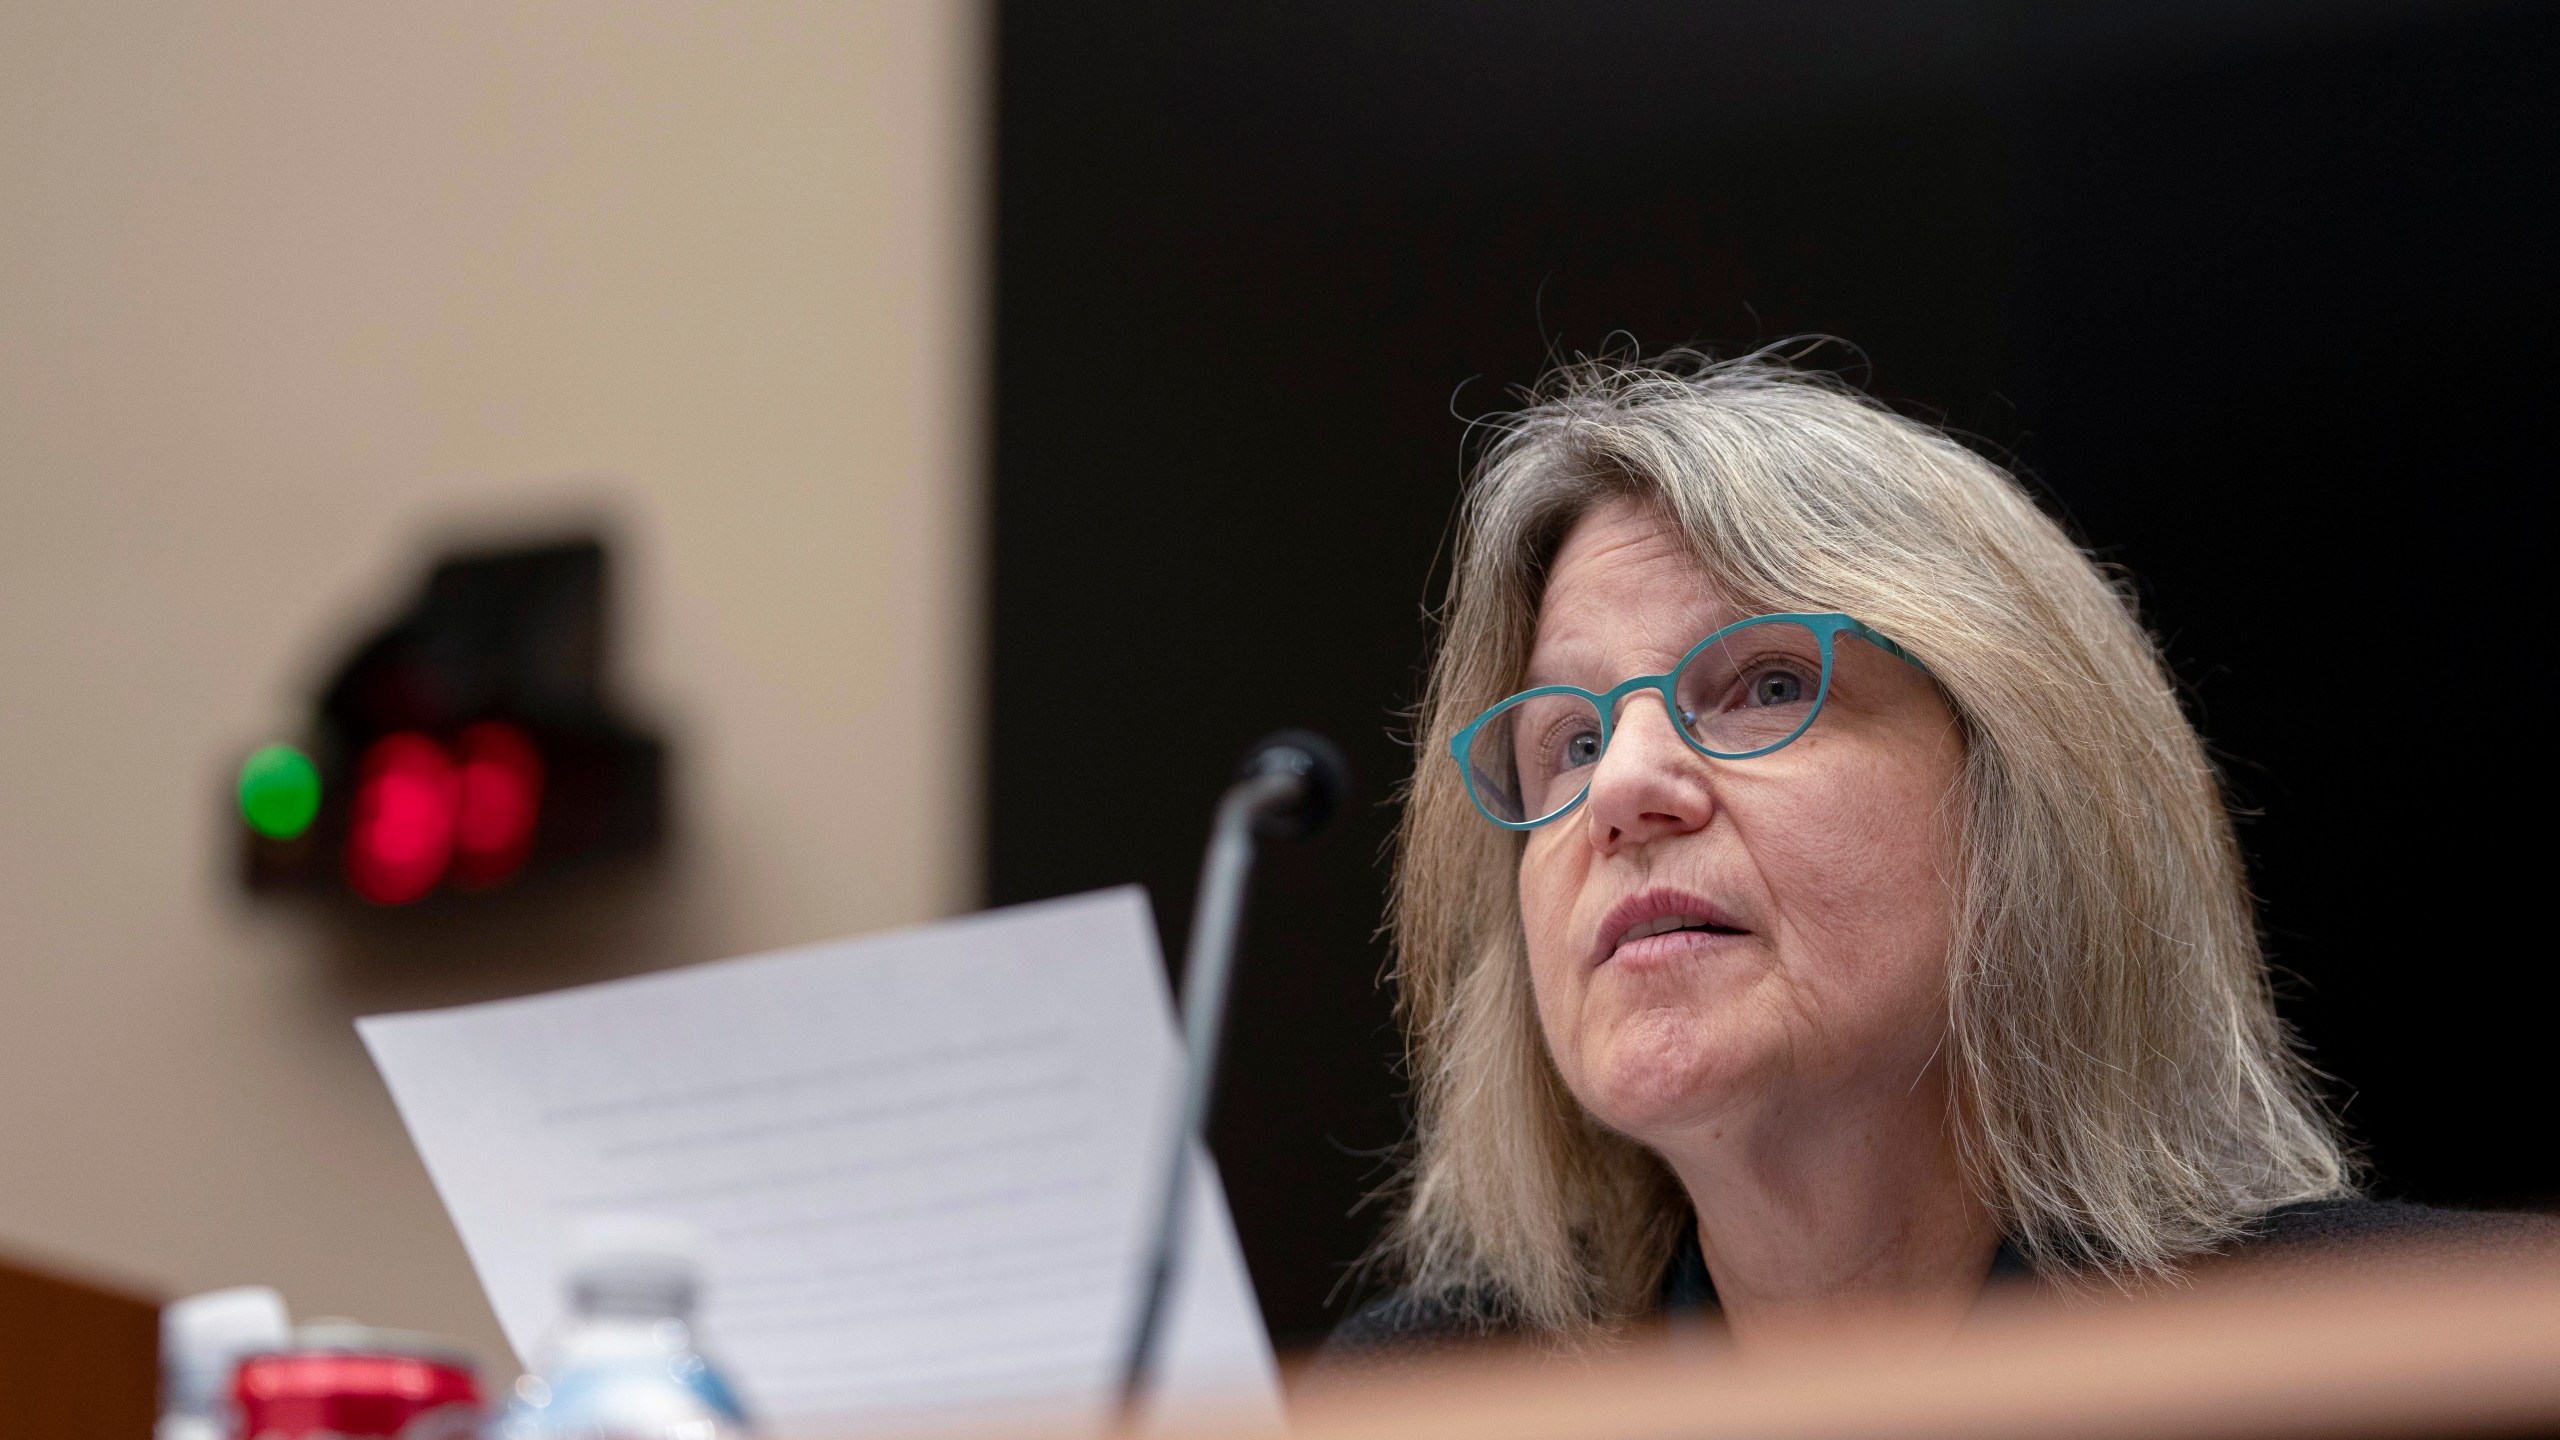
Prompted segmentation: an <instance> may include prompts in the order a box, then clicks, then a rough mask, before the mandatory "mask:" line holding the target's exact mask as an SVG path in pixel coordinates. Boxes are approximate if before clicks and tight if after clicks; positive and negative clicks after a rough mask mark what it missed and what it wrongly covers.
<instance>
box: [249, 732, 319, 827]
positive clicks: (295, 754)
mask: <svg viewBox="0 0 2560 1440" xmlns="http://www.w3.org/2000/svg"><path fill="white" fill-rule="evenodd" d="M319 813H320V767H318V766H317V765H314V764H312V763H311V757H310V756H308V755H305V754H303V753H302V752H301V751H299V750H296V749H294V748H293V747H292V746H290V745H261V746H259V747H258V753H256V754H254V755H252V756H250V757H249V763H248V764H246V765H243V766H241V767H240V818H242V819H244V820H246V821H248V822H249V828H250V829H252V830H255V831H257V832H258V833H259V834H261V835H264V836H266V837H267V838H268V839H270V840H290V839H292V838H294V837H295V836H297V835H299V834H301V833H302V832H303V831H305V830H308V829H310V828H311V821H312V818H313V817H315V816H317V815H318V814H319Z"/></svg>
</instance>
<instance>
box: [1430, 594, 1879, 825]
mask: <svg viewBox="0 0 2560 1440" xmlns="http://www.w3.org/2000/svg"><path fill="white" fill-rule="evenodd" d="M1781 622H1790V623H1793V624H1796V625H1800V626H1802V627H1803V628H1805V629H1807V630H1810V631H1812V632H1813V635H1814V638H1815V639H1816V640H1817V641H1818V642H1820V644H1821V646H1822V685H1821V688H1820V689H1819V690H1817V691H1816V692H1815V694H1814V697H1813V708H1812V709H1811V710H1808V711H1806V712H1805V717H1804V723H1803V724H1801V725H1798V726H1797V727H1796V728H1795V729H1794V730H1792V731H1789V732H1788V734H1787V737H1786V738H1785V739H1783V740H1777V741H1773V742H1771V743H1769V744H1767V745H1763V746H1761V747H1760V748H1758V749H1756V750H1740V751H1735V752H1732V753H1730V754H1728V753H1726V752H1724V751H1720V750H1710V749H1708V748H1707V747H1706V746H1705V744H1703V743H1701V742H1700V741H1699V740H1698V738H1697V737H1696V736H1694V735H1692V734H1690V733H1689V726H1688V724H1687V723H1686V722H1685V721H1682V720H1681V719H1680V696H1679V694H1678V693H1677V692H1676V691H1674V690H1673V689H1672V682H1673V681H1675V680H1677V679H1679V678H1680V675H1681V672H1683V671H1685V670H1687V669H1688V668H1689V666H1690V664H1691V662H1693V661H1695V660H1696V659H1697V658H1698V656H1699V655H1700V654H1702V653H1704V652H1705V650H1706V648H1707V647H1708V646H1710V645H1713V644H1715V643H1716V642H1717V641H1719V640H1722V639H1723V638H1725V637H1726V636H1728V635H1731V634H1733V633H1735V632H1736V631H1741V630H1748V629H1751V628H1752V627H1754V626H1758V625H1772V624H1778V623H1781ZM1844 634H1845V635H1854V636H1856V637H1857V638H1859V639H1861V640H1864V641H1866V642H1867V643H1868V644H1870V645H1873V646H1875V647H1876V648H1877V649H1879V650H1882V651H1883V652H1885V653H1886V654H1888V655H1891V656H1893V657H1894V658H1895V659H1897V660H1901V661H1903V662H1904V663H1906V664H1908V665H1910V666H1912V667H1913V668H1915V669H1917V670H1918V671H1919V672H1920V673H1921V674H1923V675H1926V674H1928V673H1929V667H1928V666H1927V665H1925V664H1923V663H1922V662H1921V660H1920V657H1918V656H1916V655H1914V654H1912V653H1911V652H1910V651H1908V650H1905V649H1903V648H1902V646H1901V645H1900V644H1899V643H1897V642H1896V641H1895V640H1893V639H1892V638H1891V637H1890V636H1888V635H1886V634H1885V633H1884V632H1883V631H1881V630H1878V629H1876V628H1875V627H1874V626H1872V625H1869V624H1867V623H1866V622H1865V621H1863V620H1859V619H1856V618H1854V617H1852V616H1848V615H1843V614H1841V613H1839V612H1838V611H1836V610H1823V611H1781V612H1779V613H1777V614H1773V615H1754V616H1752V617H1751V618H1750V619H1747V620H1736V621H1735V622H1733V623H1732V624H1730V625H1727V626H1725V627H1724V628H1723V629H1721V630H1718V631H1717V632H1715V633H1714V634H1712V635H1709V636H1708V637H1707V638H1706V639H1704V640H1701V641H1699V642H1698V643H1697V644H1695V645H1692V646H1690V647H1689V650H1688V653H1687V654H1684V655H1682V656H1681V657H1680V663H1679V664H1677V665H1674V666H1672V667H1671V668H1670V669H1669V670H1667V671H1664V672H1663V673H1662V674H1659V675H1637V676H1632V677H1630V678H1628V679H1626V680H1623V681H1621V682H1619V683H1618V684H1617V685H1615V686H1613V687H1611V688H1610V689H1609V690H1607V691H1605V692H1594V691H1590V690H1585V689H1583V688H1582V687H1581V686H1579V685H1540V686H1536V687H1534V688H1532V689H1528V690H1523V691H1521V692H1519V693H1518V694H1516V695H1507V696H1504V697H1503V698H1502V699H1501V700H1500V701H1499V702H1497V703H1496V704H1495V705H1494V706H1493V708H1491V709H1489V710H1487V711H1485V712H1484V713H1483V714H1481V715H1478V716H1477V717H1476V718H1475V719H1473V720H1470V721H1468V722H1467V726H1466V728H1465V729H1463V730H1460V731H1459V732H1458V733H1457V734H1455V735H1452V736H1450V737H1449V758H1450V759H1451V760H1453V761H1455V762H1456V763H1457V766H1458V778H1459V782H1460V783H1461V784H1463V785H1465V786H1466V787H1467V800H1468V802H1469V803H1470V804H1472V805H1474V806H1475V807H1476V813H1477V814H1479V815H1482V816H1483V817H1484V818H1486V819H1487V820H1490V821H1492V822H1493V823H1494V824H1496V825H1499V826H1501V827H1502V828H1503V829H1505V830H1517V831H1529V830H1535V829H1537V828H1538V827H1539V826H1541V825H1546V824H1549V823H1551V822H1553V821H1556V820H1561V819H1563V818H1564V817H1565V816H1566V815H1569V814H1571V813H1573V811H1574V810H1575V809H1576V808H1577V807H1579V806H1580V805H1581V804H1582V802H1583V801H1585V800H1587V799H1589V798H1590V797H1591V782H1590V781H1588V780H1585V781H1584V782H1583V784H1582V789H1581V790H1580V791H1578V792H1576V794H1575V795H1574V797H1573V798H1572V799H1570V800H1568V801H1566V802H1565V803H1564V804H1562V805H1559V806H1557V807H1556V808H1555V809H1553V810H1551V811H1548V812H1547V813H1546V814H1544V815H1541V816H1539V817H1538V818H1537V819H1535V820H1505V819H1503V818H1502V817H1501V816H1499V815H1496V814H1494V813H1493V811H1492V809H1491V808H1490V807H1488V806H1487V805H1486V804H1485V803H1484V799H1483V797H1482V796H1479V795H1478V794H1477V793H1476V779H1475V767H1474V766H1472V765H1470V764H1468V763H1467V757H1468V755H1469V754H1470V753H1471V752H1472V751H1473V750H1474V749H1475V740H1476V732H1477V731H1479V730H1482V729H1483V728H1484V727H1485V726H1486V725H1488V724H1490V723H1492V721H1493V720H1494V718H1495V717H1497V716H1499V715H1501V714H1502V713H1503V712H1504V711H1507V710H1510V709H1512V708H1513V707H1515V706H1518V705H1521V704H1523V703H1525V702H1527V701H1530V700H1535V699H1537V698H1538V697H1539V696H1541V695H1579V696H1581V697H1582V698H1583V699H1585V700H1588V701H1590V702H1591V706H1592V708H1593V709H1595V710H1597V711H1599V712H1600V756H1601V757H1602V758H1606V757H1607V755H1608V753H1609V741H1610V739H1611V738H1612V737H1613V736H1614V734H1615V733H1616V730H1617V726H1618V706H1619V704H1620V703H1621V702H1622V701H1624V700H1625V699H1626V698H1627V697H1628V696H1630V695H1633V694H1635V693H1637V692H1638V691H1642V690H1651V691H1653V692H1654V693H1655V694H1657V695H1660V696H1661V697H1662V708H1663V713H1664V714H1666V715H1668V716H1670V717H1671V718H1672V722H1673V723H1672V726H1671V728H1672V729H1674V730H1676V731H1678V732H1679V734H1680V738H1681V740H1682V741H1683V742H1685V743H1686V744H1687V745H1688V747H1689V748H1690V749H1692V750H1695V751H1697V752H1698V753H1699V754H1701V755H1704V756H1706V757H1707V758H1708V759H1710V760H1755V759H1758V758H1759V757H1760V756H1763V755H1766V754H1768V753H1770V752H1771V751H1773V750H1783V749H1785V748H1787V747H1788V746H1790V745H1793V744H1794V743H1796V741H1797V740H1799V739H1801V738H1803V736H1804V732H1806V731H1807V730H1810V729H1812V728H1813V722H1814V721H1816V720H1818V719H1820V718H1821V717H1822V707H1823V706H1824V705H1825V704H1827V703H1829V702H1830V699H1831V669H1832V651H1833V648H1834V645H1835V642H1837V641H1838V639H1839V638H1840V637H1841V636H1842V635H1844ZM1599 766H1600V761H1599V759H1594V760H1593V761H1592V762H1591V768H1592V769H1594V770H1597V769H1598V768H1599Z"/></svg>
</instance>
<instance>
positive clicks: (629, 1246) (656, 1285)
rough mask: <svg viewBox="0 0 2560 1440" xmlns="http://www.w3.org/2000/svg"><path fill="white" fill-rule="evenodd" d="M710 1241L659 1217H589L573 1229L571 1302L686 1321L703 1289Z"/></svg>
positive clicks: (588, 1307)
mask: <svg viewBox="0 0 2560 1440" xmlns="http://www.w3.org/2000/svg"><path fill="white" fill-rule="evenodd" d="M709 1248H710V1237H709V1236H707V1235H705V1234H704V1233H703V1232H702V1231H701V1229H699V1228H698V1227H696V1226H692V1225H688V1224H685V1223H684V1222H683V1221H680V1220H670V1219H667V1218H665V1217H663V1216H656V1215H589V1216H586V1217H583V1218H581V1219H579V1220H577V1221H575V1222H574V1223H572V1224H571V1225H570V1227H569V1262H568V1266H567V1279H568V1284H569V1299H570V1303H571V1304H572V1305H574V1306H575V1307H577V1308H578V1309H580V1310H584V1311H588V1312H591V1313H599V1314H615V1315H672V1316H683V1315H685V1314H686V1313H688V1312H690V1311H691V1310H692V1309H693V1302H694V1296H695V1295H696V1293H697V1292H698V1291H699V1290H700V1289H701V1284H702V1266H703V1260H704V1257H705V1255H706V1253H707V1252H708V1250H709Z"/></svg>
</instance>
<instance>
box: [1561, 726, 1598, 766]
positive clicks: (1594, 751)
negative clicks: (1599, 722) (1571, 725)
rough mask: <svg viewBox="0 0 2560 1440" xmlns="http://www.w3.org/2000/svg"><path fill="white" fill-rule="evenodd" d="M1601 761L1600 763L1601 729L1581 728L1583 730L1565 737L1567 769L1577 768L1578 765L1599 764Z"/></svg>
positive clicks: (1565, 764) (1565, 763) (1565, 762)
mask: <svg viewBox="0 0 2560 1440" xmlns="http://www.w3.org/2000/svg"><path fill="white" fill-rule="evenodd" d="M1599 763H1600V732H1599V731H1597V730H1581V731H1577V732H1575V733H1574V734H1572V735H1569V736H1567V737H1565V742H1564V768H1565V769H1567V770H1571V769H1574V768H1576V767H1578V766H1583V765H1597V764H1599Z"/></svg>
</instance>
